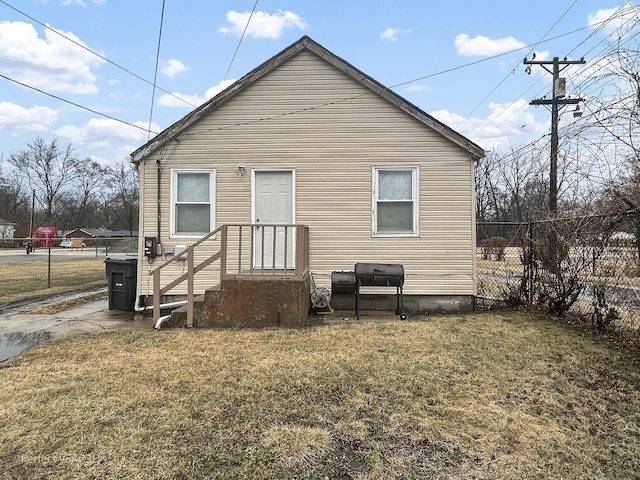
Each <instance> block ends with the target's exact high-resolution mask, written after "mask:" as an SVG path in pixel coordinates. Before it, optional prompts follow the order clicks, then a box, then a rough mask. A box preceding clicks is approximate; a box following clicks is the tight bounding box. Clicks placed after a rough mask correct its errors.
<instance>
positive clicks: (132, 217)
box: [108, 163, 140, 235]
mask: <svg viewBox="0 0 640 480" xmlns="http://www.w3.org/2000/svg"><path fill="white" fill-rule="evenodd" d="M139 182H140V180H139V175H138V171H137V170H135V169H134V168H133V166H132V165H130V164H126V163H120V164H118V165H116V166H115V167H112V168H111V169H110V171H109V175H108V187H109V195H108V210H109V211H108V216H109V217H111V218H110V222H109V225H110V226H111V227H112V228H118V229H123V230H129V233H130V234H131V235H133V231H134V230H137V228H138V209H139V204H140V194H139Z"/></svg>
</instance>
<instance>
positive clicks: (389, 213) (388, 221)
mask: <svg viewBox="0 0 640 480" xmlns="http://www.w3.org/2000/svg"><path fill="white" fill-rule="evenodd" d="M417 177H418V174H417V168H416V167H374V171H373V234H374V235H375V236H407V235H411V236H413V235H417V233H418V227H417V223H418V222H417V219H418V204H417V198H418V195H417Z"/></svg>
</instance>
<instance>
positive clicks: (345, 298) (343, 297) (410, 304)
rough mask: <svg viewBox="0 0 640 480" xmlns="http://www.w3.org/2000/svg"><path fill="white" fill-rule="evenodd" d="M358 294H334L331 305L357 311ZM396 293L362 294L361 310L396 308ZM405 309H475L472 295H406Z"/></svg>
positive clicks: (427, 310)
mask: <svg viewBox="0 0 640 480" xmlns="http://www.w3.org/2000/svg"><path fill="white" fill-rule="evenodd" d="M355 299H356V296H355V295H354V294H334V295H332V296H331V307H332V308H333V309H335V310H351V311H354V312H355V308H356V301H355ZM396 302H397V300H396V295H395V294H362V293H361V294H360V312H363V311H366V310H372V311H390V312H394V311H395V310H396ZM402 303H403V307H404V308H403V311H404V312H405V313H413V314H430V313H467V312H472V311H473V305H474V301H473V296H471V295H404V296H403V302H402Z"/></svg>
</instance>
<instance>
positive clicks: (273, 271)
mask: <svg viewBox="0 0 640 480" xmlns="http://www.w3.org/2000/svg"><path fill="white" fill-rule="evenodd" d="M246 227H248V228H249V233H248V235H250V238H249V240H250V241H249V248H250V252H251V253H250V254H249V255H248V256H245V255H243V245H244V242H243V238H244V235H247V232H246V230H244V229H245V228H246ZM269 228H271V229H272V234H273V235H272V239H273V241H272V244H273V246H272V248H271V252H270V253H271V256H272V261H271V265H270V266H265V264H264V259H265V253H266V252H265V249H264V247H265V230H267V229H269ZM230 229H237V253H236V255H237V257H238V259H237V267H236V269H235V273H229V272H228V271H227V268H228V263H227V261H228V257H229V240H230V239H229V233H230ZM258 229H259V230H260V238H259V239H258V240H257V239H256V238H255V233H256V230H258ZM278 229H284V242H283V251H282V257H283V265H282V266H281V267H280V266H279V265H278V264H277V262H276V257H277V254H278V253H280V250H279V248H278V247H279V245H278V243H279V242H278V241H277V238H276V236H277V232H278ZM290 230H294V231H295V233H296V237H295V243H294V245H293V246H294V247H295V248H296V251H295V255H294V260H295V265H294V268H289V265H288V264H289V257H288V254H289V252H288V249H289V245H290V240H289V231H290ZM218 233H219V234H220V250H219V251H217V252H215V253H213V254H212V255H210V256H208V257H207V258H205V259H204V260H202V261H201V262H200V263H198V264H197V265H196V264H195V249H196V247H198V246H199V245H201V244H202V243H203V242H205V241H207V240H209V239H211V238H212V237H215V235H217V234H218ZM234 238H236V237H234ZM256 245H260V247H261V248H260V251H261V252H262V255H261V258H260V263H259V266H260V268H254V267H255V266H254V255H253V253H252V252H254V248H255V247H256ZM185 255H186V262H187V271H186V272H185V273H183V274H182V275H180V276H179V277H178V278H176V279H174V280H173V281H171V282H169V283H168V284H167V285H165V286H164V287H162V288H161V287H160V281H161V277H160V275H161V272H162V270H163V269H164V268H165V267H167V266H168V265H171V264H172V263H174V262H176V261H177V260H178V259H179V258H181V257H182V258H184V256H185ZM247 257H248V259H249V260H248V261H249V263H248V265H247V267H246V268H245V267H244V266H243V263H242V262H243V259H244V258H247ZM216 260H220V282H222V279H223V278H225V277H228V278H231V277H235V276H238V275H241V276H264V275H272V276H275V275H278V274H281V275H286V276H290V275H296V276H299V275H304V274H306V273H307V272H308V271H309V227H307V226H306V225H295V224H291V225H282V224H226V225H222V226H220V227H218V228H216V229H215V230H214V231H212V232H210V233H208V234H207V235H205V236H204V237H202V238H201V239H199V240H198V241H197V242H195V243H193V244H191V245H189V246H188V247H187V248H186V249H185V250H183V251H182V252H180V253H178V254H176V255H174V256H173V257H171V258H170V259H168V260H166V261H165V262H164V263H162V264H160V265H158V267H156V268H155V269H153V270H152V271H150V272H149V275H152V276H153V318H154V320H155V321H157V320H158V318H160V297H161V296H163V295H164V294H165V293H167V292H169V291H170V290H171V289H172V288H174V287H176V286H178V285H180V284H182V283H183V282H184V281H185V280H186V281H187V327H192V326H193V299H194V285H195V274H196V273H198V272H200V271H201V270H202V269H204V268H205V267H207V266H208V265H210V264H211V263H213V262H215V261H216ZM265 267H267V268H265Z"/></svg>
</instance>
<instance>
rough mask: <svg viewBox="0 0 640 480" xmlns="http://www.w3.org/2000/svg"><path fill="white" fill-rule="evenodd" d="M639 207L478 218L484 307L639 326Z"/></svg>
mask: <svg viewBox="0 0 640 480" xmlns="http://www.w3.org/2000/svg"><path fill="white" fill-rule="evenodd" d="M638 232H640V216H639V214H638V213H635V212H634V213H624V214H616V215H593V216H582V217H572V218H557V219H552V220H551V219H548V220H544V221H537V222H527V223H518V222H479V223H478V224H477V245H478V247H477V252H476V254H477V280H478V301H479V304H480V306H482V305H483V304H487V303H494V302H496V301H500V302H505V303H506V304H507V305H508V306H523V305H528V306H535V307H541V308H544V309H546V310H547V311H549V312H550V313H552V314H554V315H558V316H562V315H564V314H566V313H575V314H577V315H580V316H581V317H583V318H588V319H590V321H591V322H592V323H593V325H594V326H595V327H597V328H602V327H608V326H618V327H621V328H625V329H632V330H634V331H636V330H638V328H639V327H640V261H639V259H640V250H639V245H638V242H637V238H638Z"/></svg>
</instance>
